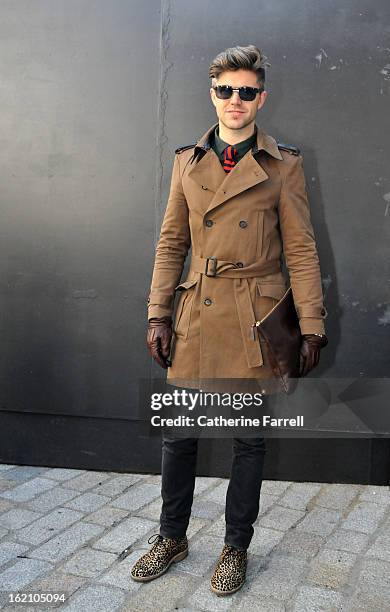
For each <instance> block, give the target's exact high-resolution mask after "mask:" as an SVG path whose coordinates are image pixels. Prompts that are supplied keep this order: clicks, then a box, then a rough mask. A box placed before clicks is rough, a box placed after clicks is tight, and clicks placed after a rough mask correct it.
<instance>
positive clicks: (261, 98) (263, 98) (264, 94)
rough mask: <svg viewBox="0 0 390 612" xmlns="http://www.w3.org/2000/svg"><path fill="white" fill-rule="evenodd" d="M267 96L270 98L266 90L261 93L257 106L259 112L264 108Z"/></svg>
mask: <svg viewBox="0 0 390 612" xmlns="http://www.w3.org/2000/svg"><path fill="white" fill-rule="evenodd" d="M267 96H268V92H267V91H265V90H264V91H262V92H261V94H260V96H259V102H258V104H257V110H260V108H261V107H262V106H264V104H265V101H266V99H267Z"/></svg>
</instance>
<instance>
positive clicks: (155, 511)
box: [129, 495, 162, 521]
mask: <svg viewBox="0 0 390 612" xmlns="http://www.w3.org/2000/svg"><path fill="white" fill-rule="evenodd" d="M161 505H162V499H161V495H160V496H159V497H157V499H155V500H153V501H152V502H150V503H149V504H147V505H146V506H144V507H143V508H139V509H138V510H135V511H133V512H132V514H135V515H136V516H143V517H145V518H148V519H150V520H151V521H159V520H160V514H161ZM129 512H130V510H129Z"/></svg>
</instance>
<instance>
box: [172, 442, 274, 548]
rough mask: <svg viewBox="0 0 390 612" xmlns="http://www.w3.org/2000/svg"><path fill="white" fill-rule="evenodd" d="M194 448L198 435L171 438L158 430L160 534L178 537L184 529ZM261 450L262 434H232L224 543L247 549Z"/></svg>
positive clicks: (190, 496) (256, 498)
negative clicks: (159, 443) (159, 437)
mask: <svg viewBox="0 0 390 612" xmlns="http://www.w3.org/2000/svg"><path fill="white" fill-rule="evenodd" d="M197 451H198V438H173V437H168V436H166V435H164V433H163V434H162V484H161V495H162V499H163V503H162V509H161V515H160V534H161V535H162V536H163V537H166V538H179V537H181V536H183V535H185V533H186V531H187V527H188V523H189V520H190V515H191V507H192V501H193V494H194V487H195V476H196V460H197ZM265 453H266V446H265V439H264V438H263V437H262V438H233V460H232V467H231V473H230V481H229V486H228V490H227V494H226V508H225V521H226V532H225V543H226V544H230V545H231V546H235V547H236V548H240V549H247V548H248V546H249V544H250V541H251V539H252V536H253V532H254V529H253V523H254V522H255V520H256V518H257V516H258V513H259V503H260V489H261V483H262V479H263V466H264V456H265Z"/></svg>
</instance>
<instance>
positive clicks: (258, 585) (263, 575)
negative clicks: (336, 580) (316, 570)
mask: <svg viewBox="0 0 390 612" xmlns="http://www.w3.org/2000/svg"><path fill="white" fill-rule="evenodd" d="M307 569H308V565H307V563H306V560H305V559H303V558H302V557H296V556H295V555H289V556H287V555H279V554H274V553H271V555H270V557H269V558H268V559H267V563H266V565H265V567H262V568H261V569H260V571H259V573H258V574H257V575H256V577H255V579H254V580H253V581H252V583H251V585H250V589H249V592H250V594H251V595H252V596H253V595H258V596H261V597H273V598H274V599H278V600H279V599H280V600H282V601H285V600H288V599H290V598H291V597H292V595H293V593H294V590H295V589H296V587H297V585H298V584H299V583H300V582H301V580H302V576H303V575H304V574H305V573H306V571H307Z"/></svg>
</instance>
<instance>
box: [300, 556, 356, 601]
mask: <svg viewBox="0 0 390 612" xmlns="http://www.w3.org/2000/svg"><path fill="white" fill-rule="evenodd" d="M356 559H357V555H355V554H352V553H348V552H344V551H342V550H327V549H324V550H321V552H319V554H318V555H317V557H316V558H315V559H313V561H312V563H311V567H310V571H309V573H308V575H307V577H306V581H307V582H311V583H314V584H315V585H317V586H322V587H326V588H330V589H334V590H335V591H337V590H340V589H341V588H342V587H343V586H344V585H346V584H348V581H349V579H350V576H351V572H352V569H353V567H354V565H355V563H356Z"/></svg>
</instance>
